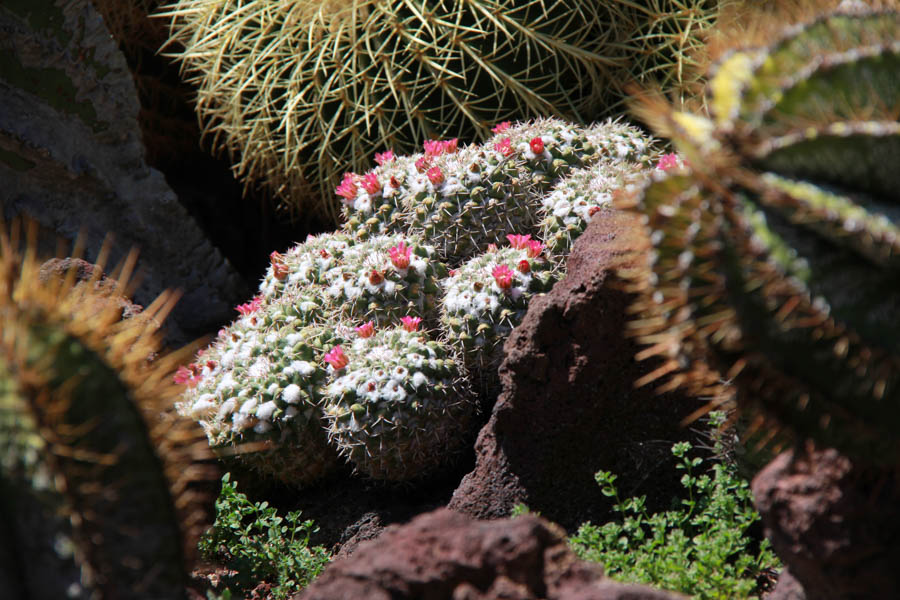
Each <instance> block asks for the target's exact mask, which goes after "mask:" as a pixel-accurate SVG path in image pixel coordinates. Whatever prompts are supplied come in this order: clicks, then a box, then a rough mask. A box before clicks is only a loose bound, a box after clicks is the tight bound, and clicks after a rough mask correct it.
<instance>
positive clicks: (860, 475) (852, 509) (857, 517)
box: [752, 448, 900, 600]
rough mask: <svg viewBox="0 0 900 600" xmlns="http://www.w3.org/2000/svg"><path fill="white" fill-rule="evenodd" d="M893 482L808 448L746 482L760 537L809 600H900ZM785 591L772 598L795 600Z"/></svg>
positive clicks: (898, 518) (899, 534)
mask: <svg viewBox="0 0 900 600" xmlns="http://www.w3.org/2000/svg"><path fill="white" fill-rule="evenodd" d="M898 483H900V482H898V479H897V472H896V470H893V471H882V470H874V471H873V470H870V469H868V468H865V467H862V466H859V467H857V466H854V465H853V463H852V462H851V461H850V459H848V458H847V457H846V456H843V455H841V454H839V453H838V452H837V451H836V450H833V449H825V450H814V449H808V448H807V449H804V450H803V451H788V452H784V453H782V454H779V455H778V456H777V457H776V458H775V460H773V461H772V462H771V463H770V464H769V465H768V466H766V467H765V468H764V469H763V470H762V471H761V472H760V473H759V474H758V475H757V476H756V477H755V478H754V479H753V483H752V489H753V496H754V500H755V503H756V508H757V510H759V513H760V515H761V516H762V522H763V527H764V529H765V534H766V537H767V538H768V539H769V540H770V541H771V542H772V548H773V549H774V550H775V552H776V553H777V554H778V556H779V557H780V558H781V560H782V561H783V562H784V564H785V567H786V568H787V569H788V570H789V572H790V574H791V575H790V577H791V578H793V579H796V580H797V581H798V582H799V583H800V585H802V587H803V590H804V592H805V594H806V598H807V599H808V600H820V599H821V600H825V599H827V600H849V599H856V598H859V599H862V598H866V599H874V600H878V599H882V598H883V599H885V600H887V599H888V598H900V574H898V572H897V565H900V485H898ZM787 587H788V586H787V585H785V586H784V588H785V589H784V594H783V593H782V592H780V591H779V589H778V588H782V585H781V583H780V582H779V585H778V586H777V587H776V590H775V592H773V594H775V593H776V592H777V595H775V596H773V597H777V598H782V599H784V598H796V597H797V596H796V594H797V592H796V591H793V592H792V593H793V594H794V595H793V596H790V595H785V594H786V593H787V591H788V590H787ZM793 587H794V588H795V587H796V586H793Z"/></svg>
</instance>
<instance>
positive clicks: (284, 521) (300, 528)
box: [200, 473, 331, 600]
mask: <svg viewBox="0 0 900 600" xmlns="http://www.w3.org/2000/svg"><path fill="white" fill-rule="evenodd" d="M300 516H301V513H300V511H292V512H289V513H287V514H286V515H285V516H283V517H282V516H279V515H278V512H277V510H276V509H275V508H273V507H271V506H269V504H268V502H252V501H251V500H250V499H248V498H247V496H246V494H242V493H240V492H238V491H237V482H233V481H231V474H230V473H226V474H225V475H224V476H223V477H222V491H221V493H220V494H219V498H218V500H216V521H215V523H214V524H213V526H212V527H211V528H210V530H209V531H208V532H207V533H206V535H204V536H203V538H202V539H201V540H200V552H201V554H202V555H203V557H204V558H206V559H207V560H211V561H215V562H216V563H218V564H222V565H223V566H225V567H227V568H228V569H229V572H230V573H233V574H231V575H229V576H228V577H226V578H225V580H224V581H223V586H225V587H227V589H225V590H223V591H221V592H219V593H220V594H221V595H220V596H218V597H220V598H230V597H231V596H232V594H233V593H234V592H233V591H232V590H241V591H244V590H249V589H252V588H254V587H255V586H257V584H259V583H260V582H267V583H269V584H270V585H271V586H272V587H271V589H270V590H269V598H271V599H272V600H283V599H285V598H289V597H290V596H292V595H293V594H295V593H297V592H298V591H300V590H301V589H303V588H304V587H306V586H307V585H309V584H310V583H311V582H312V580H313V579H315V578H316V576H318V575H319V573H321V572H322V570H324V569H325V566H326V565H327V564H328V562H329V561H330V560H331V553H330V552H328V550H326V549H325V548H324V547H322V546H312V547H310V545H309V538H310V535H312V534H313V533H315V532H316V530H317V527H316V526H315V524H314V523H313V521H311V520H306V521H301V520H300Z"/></svg>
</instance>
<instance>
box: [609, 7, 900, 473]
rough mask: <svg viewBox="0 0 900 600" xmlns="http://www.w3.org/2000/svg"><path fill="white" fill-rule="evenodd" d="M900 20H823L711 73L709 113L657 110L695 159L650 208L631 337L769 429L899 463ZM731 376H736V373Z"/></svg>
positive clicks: (875, 13) (883, 12)
mask: <svg viewBox="0 0 900 600" xmlns="http://www.w3.org/2000/svg"><path fill="white" fill-rule="evenodd" d="M898 32H900V14H898V11H897V10H896V9H894V8H880V9H877V8H871V7H862V8H856V9H855V10H852V11H851V10H848V11H841V10H837V11H833V12H828V13H824V14H814V15H812V16H811V17H810V18H808V19H807V20H806V21H805V22H802V23H800V24H798V25H795V26H793V27H790V28H787V29H785V30H784V31H782V32H781V33H778V34H775V35H770V36H769V39H768V41H767V43H766V44H765V45H762V46H759V47H753V48H750V49H737V50H734V51H731V52H730V53H728V54H726V55H725V56H724V57H723V58H722V59H721V60H720V61H719V62H718V63H717V66H716V67H714V69H713V70H712V71H711V76H710V81H709V85H708V104H709V106H710V108H711V110H712V118H711V119H706V118H704V117H700V116H697V115H692V114H687V113H683V112H677V111H673V110H671V109H668V108H667V107H664V106H661V105H659V104H657V103H655V102H649V103H648V104H646V105H645V106H644V107H643V109H642V113H643V115H644V116H645V117H646V118H647V119H648V120H650V121H653V122H655V124H656V126H657V128H658V129H659V130H660V131H661V132H662V133H663V134H666V135H668V136H670V137H672V138H673V139H674V141H675V142H676V144H677V146H678V148H679V151H680V153H681V154H682V155H683V156H684V157H685V158H686V159H687V162H688V167H685V168H681V169H677V168H676V169H672V170H670V171H668V172H666V173H662V172H658V173H657V174H656V176H655V177H654V180H653V181H652V182H650V183H648V184H647V185H646V186H644V187H643V188H642V190H641V192H640V193H638V194H636V195H635V196H633V197H632V198H631V199H630V200H629V201H628V202H625V203H623V206H624V205H627V206H629V207H631V208H633V209H634V210H637V211H640V212H641V213H642V214H643V215H645V218H646V222H647V226H648V229H649V236H648V239H649V244H650V249H651V253H650V256H651V265H650V271H649V272H643V273H636V272H631V273H625V275H626V276H628V277H630V278H631V279H632V280H633V282H634V283H635V286H634V289H635V290H637V291H639V292H640V296H639V300H638V301H637V302H636V304H635V306H634V309H635V311H636V313H637V314H638V315H639V317H638V319H637V320H636V321H635V322H634V323H633V328H634V333H635V334H636V335H638V336H639V337H640V338H641V339H642V340H643V341H644V342H645V343H647V344H648V345H649V347H648V348H647V349H646V350H644V351H643V353H642V355H643V356H661V357H663V358H664V363H663V365H662V366H661V367H660V369H659V370H658V371H657V372H656V373H655V374H654V375H653V376H651V377H650V378H649V379H652V378H653V377H662V376H664V375H665V376H666V380H667V383H666V384H665V386H667V387H672V386H683V387H685V388H687V389H690V390H692V391H694V392H695V393H697V394H700V395H710V396H712V397H718V398H721V399H728V398H731V397H736V399H737V402H738V405H739V406H741V407H744V408H745V409H750V410H753V411H757V410H758V413H759V415H760V417H759V419H758V421H759V422H758V423H757V424H758V425H760V426H762V427H763V428H764V430H767V431H768V432H769V435H774V434H775V433H776V432H778V431H780V430H781V431H784V432H786V433H792V434H794V435H796V436H797V437H799V438H802V439H813V440H816V441H817V442H819V443H821V444H823V445H826V446H832V447H836V448H838V449H839V450H841V451H842V452H845V453H847V454H849V455H851V456H853V457H856V458H858V459H860V460H862V461H864V462H882V463H888V464H896V463H897V461H898V459H900V443H898V437H897V435H896V432H897V429H898V426H900V402H898V400H900V330H898V320H897V319H896V318H895V315H896V314H897V311H898V310H900V286H898V285H897V281H898V277H897V274H898V272H897V268H898V262H897V260H896V257H897V256H898V254H900V230H898V223H897V219H898V216H900V212H898V210H897V190H898V189H900V177H898V173H900V171H898V170H897V169H896V168H895V166H896V162H897V158H898V156H900V123H898V109H897V107H898V106H900V85H898V81H900V80H898V79H897V77H896V73H897V69H898V67H900V34H898ZM726 381H727V382H729V384H733V385H727V384H725V383H724V382H726Z"/></svg>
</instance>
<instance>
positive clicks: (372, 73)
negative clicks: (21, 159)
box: [158, 0, 724, 220]
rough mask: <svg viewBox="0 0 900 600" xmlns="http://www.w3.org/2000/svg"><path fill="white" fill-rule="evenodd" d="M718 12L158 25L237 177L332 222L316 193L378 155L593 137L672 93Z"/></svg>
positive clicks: (229, 15)
mask: <svg viewBox="0 0 900 600" xmlns="http://www.w3.org/2000/svg"><path fill="white" fill-rule="evenodd" d="M722 3H724V0H687V1H684V0H679V1H673V0H654V2H653V3H652V4H650V5H647V6H644V5H643V4H640V5H639V4H637V3H634V2H630V1H627V0H610V1H606V2H593V1H588V0H575V1H571V0H570V1H567V2H563V1H561V0H551V1H549V2H534V1H533V0H516V1H514V2H499V1H497V0H479V1H478V2H474V3H465V2H455V3H449V4H448V3H440V2H431V1H426V2H421V3H413V2H410V1H409V0H391V1H389V2H371V1H365V2H353V3H348V2H316V1H311V0H289V1H285V2H279V3H277V4H272V3H271V2H268V1H266V0H241V1H238V0H228V1H226V2H223V1H221V0H178V1H177V2H174V3H172V4H171V5H169V6H167V7H164V8H163V9H162V11H161V12H160V13H159V14H158V16H160V17H163V18H166V19H168V20H169V21H170V23H171V34H170V43H169V47H168V49H169V50H170V51H171V52H172V55H173V56H175V57H177V58H178V59H179V60H180V62H181V64H182V67H183V70H184V72H185V77H186V78H187V79H188V81H190V82H191V83H192V84H193V85H194V86H196V88H197V89H198V100H197V112H198V114H199V115H200V117H201V121H202V123H203V127H204V130H205V132H206V133H207V134H208V135H209V136H210V137H211V138H212V139H213V141H214V144H215V146H216V147H217V149H223V150H226V151H228V152H229V153H230V154H231V155H232V156H234V157H235V158H236V160H237V161H238V162H237V164H236V165H235V167H234V168H235V171H236V172H237V174H238V175H239V176H241V177H243V178H246V179H247V180H248V183H252V184H253V185H259V184H263V185H264V186H265V187H266V188H268V189H269V190H270V191H271V192H273V193H274V194H275V195H276V196H277V197H279V198H280V199H281V200H282V201H283V204H284V205H285V206H287V207H289V208H291V209H293V210H298V209H302V210H305V211H316V212H320V213H322V214H324V215H326V216H330V217H331V218H332V219H335V220H336V218H337V215H338V211H339V205H338V204H336V203H334V202H330V201H329V199H328V198H327V197H318V198H316V197H315V194H313V193H311V192H312V191H316V190H318V191H319V192H322V191H325V190H328V189H329V188H330V187H332V186H334V185H336V184H337V183H338V181H339V175H340V172H341V170H343V169H346V168H350V169H352V170H354V171H363V170H365V169H366V168H367V167H368V164H367V162H366V161H367V160H368V158H369V157H370V156H372V154H373V153H374V152H376V151H378V150H382V149H383V148H393V149H394V150H396V151H397V152H398V153H399V154H408V153H411V152H413V151H414V149H415V147H417V146H418V145H419V144H420V143H421V142H422V141H423V140H426V139H429V138H436V137H445V138H450V137H458V138H460V139H465V140H475V139H484V138H486V137H488V136H489V135H490V126H491V124H493V123H498V122H502V121H505V120H510V119H513V120H519V119H527V118H536V117H542V116H556V117H560V118H567V119H574V120H576V121H579V122H587V121H590V120H593V119H596V118H598V117H601V116H607V115H610V114H612V111H615V110H617V107H618V105H619V104H620V103H621V100H622V98H624V97H626V95H627V94H626V93H625V92H624V91H623V88H624V85H625V84H626V83H627V82H629V81H632V80H635V79H637V80H641V81H648V80H654V79H655V80H657V81H658V82H659V83H660V85H661V86H662V87H663V88H664V89H666V90H678V89H680V88H681V87H682V84H683V83H687V82H689V81H691V80H693V79H695V75H694V73H695V72H696V69H692V68H691V65H692V64H694V63H695V62H697V61H700V62H702V54H703V52H702V50H703V45H702V40H703V39H704V37H705V34H706V33H707V32H708V31H709V30H710V28H711V27H712V25H713V24H714V23H715V22H716V19H717V17H718V15H719V10H720V7H719V5H720V4H722ZM695 55H699V56H695ZM311 188H312V190H311Z"/></svg>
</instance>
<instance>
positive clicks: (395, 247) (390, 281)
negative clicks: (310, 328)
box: [259, 233, 447, 323]
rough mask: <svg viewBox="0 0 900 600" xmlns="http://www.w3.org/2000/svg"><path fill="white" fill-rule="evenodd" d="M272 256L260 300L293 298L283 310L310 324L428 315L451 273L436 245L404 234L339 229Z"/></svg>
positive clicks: (381, 320) (379, 321) (432, 311)
mask: <svg viewBox="0 0 900 600" xmlns="http://www.w3.org/2000/svg"><path fill="white" fill-rule="evenodd" d="M270 260H271V264H270V266H269V269H268V271H267V272H266V276H265V279H264V280H263V282H262V284H261V285H260V296H259V298H260V300H259V301H260V302H264V303H267V302H273V301H275V300H277V299H278V298H282V299H286V298H290V299H291V303H292V304H293V309H291V307H290V306H288V305H287V304H285V303H282V306H283V308H284V309H285V310H283V311H281V313H284V314H285V315H290V314H291V312H292V310H293V313H295V314H294V316H297V317H298V318H300V319H301V320H305V321H306V322H307V323H309V322H313V321H320V322H325V321H331V322H334V321H336V320H341V319H350V320H369V319H372V320H374V321H375V322H376V323H381V322H384V321H385V320H387V322H391V321H396V319H398V318H399V317H400V316H403V315H408V314H414V315H417V316H420V317H426V318H430V317H431V316H433V313H434V311H435V309H436V305H437V304H436V303H437V293H438V291H439V290H438V286H437V281H438V279H440V278H441V277H443V276H444V275H445V274H446V272H447V269H446V267H445V266H444V265H443V263H441V262H440V261H439V260H437V259H436V257H435V250H434V248H433V247H432V246H429V245H426V244H423V243H421V241H420V239H419V238H418V237H416V236H406V235H402V234H394V235H379V236H374V237H372V238H369V239H367V240H354V239H352V238H350V237H349V236H346V235H343V234H340V233H337V234H323V235H320V236H314V237H312V236H311V237H310V238H309V239H308V240H307V241H306V242H305V243H303V244H299V245H297V246H295V247H294V248H292V249H290V250H289V251H288V252H286V253H285V254H279V253H273V254H272V255H271V257H270ZM264 313H265V314H266V315H267V316H270V317H271V315H272V314H273V313H272V312H271V311H264Z"/></svg>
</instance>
